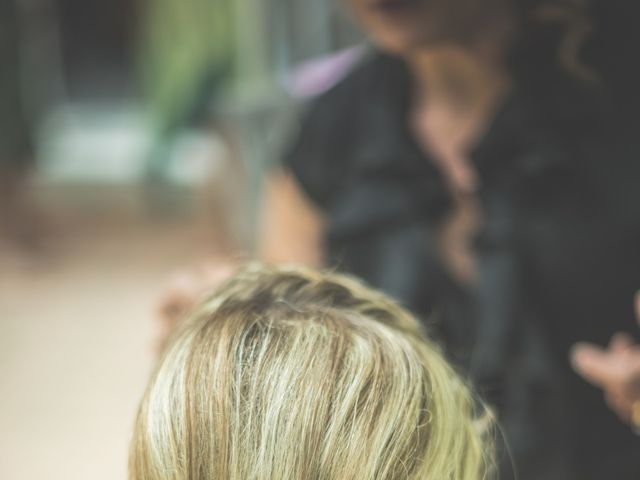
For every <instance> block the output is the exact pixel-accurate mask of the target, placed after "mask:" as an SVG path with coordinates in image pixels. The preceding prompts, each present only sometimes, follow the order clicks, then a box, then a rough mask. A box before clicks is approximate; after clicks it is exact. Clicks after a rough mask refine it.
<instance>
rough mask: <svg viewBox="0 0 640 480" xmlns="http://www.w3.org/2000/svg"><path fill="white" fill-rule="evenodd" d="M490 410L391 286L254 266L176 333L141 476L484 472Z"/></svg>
mask: <svg viewBox="0 0 640 480" xmlns="http://www.w3.org/2000/svg"><path fill="white" fill-rule="evenodd" d="M486 418H488V416H487V412H486V410H485V409H484V407H482V406H481V405H479V404H478V403H477V402H476V401H474V400H473V399H472V395H471V394H470V392H469V389H468V388H467V387H466V386H465V384H464V382H463V381H462V380H461V379H460V378H459V377H458V375H456V373H455V372H454V371H453V370H452V368H451V367H450V366H449V364H448V363H447V362H446V361H445V360H444V358H443V356H442V354H441V353H440V351H439V350H438V348H437V347H436V345H434V344H433V343H432V342H430V341H429V340H427V339H426V338H425V337H424V336H423V335H422V334H421V332H420V329H419V327H418V323H417V322H416V320H415V319H414V318H413V317H412V316H411V315H410V314H409V313H408V312H407V311H405V310H404V309H402V308H401V307H399V306H398V305H396V304H395V303H393V302H392V301H391V300H389V299H388V298H387V297H386V296H384V295H382V294H381V293H378V292H375V291H373V290H371V289H369V288H367V287H365V286H364V285H362V284H361V283H360V282H358V281H356V280H354V279H351V278H348V277H345V276H342V275H335V274H329V273H320V272H317V271H314V270H308V269H302V268H271V267H265V266H250V267H247V268H245V269H243V270H242V271H240V272H239V273H238V274H236V275H235V276H234V277H233V278H232V279H230V280H229V281H228V282H227V283H226V284H225V285H224V286H223V287H222V288H220V289H219V290H218V291H217V292H216V293H215V294H214V295H213V296H212V297H211V298H209V299H208V301H206V302H205V303H203V304H202V305H201V306H200V307H199V308H198V309H197V310H196V312H195V313H194V314H193V315H192V316H191V317H190V318H189V319H188V320H187V321H186V322H185V323H184V324H183V325H182V326H181V328H180V329H179V330H178V331H177V332H176V333H175V334H174V336H173V338H172V339H171V340H170V343H169V345H168V346H167V349H166V350H165V353H164V355H163V357H162V359H161V361H160V362H159V366H158V368H157V371H156V372H155V374H154V375H153V377H152V379H151V381H150V384H149V386H148V388H147V391H146V393H145V395H144V398H143V401H142V405H141V407H140V411H139V413H138V417H137V421H136V424H135V429H134V435H133V440H132V443H131V452H130V465H129V479H130V480H205V479H206V480H214V479H216V480H218V479H219V480H222V479H225V480H226V479H230V480H248V479H252V480H293V479H297V480H310V479H317V480H320V479H337V480H356V479H357V480H385V479H430V480H481V479H485V478H489V470H491V468H490V466H491V458H492V454H491V451H492V448H491V445H490V441H489V439H488V438H487V437H488V436H490V435H489V432H490V430H491V428H490V425H488V423H487V421H485V420H484V419H486ZM489 424H490V422H489Z"/></svg>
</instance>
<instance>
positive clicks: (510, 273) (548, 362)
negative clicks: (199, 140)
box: [261, 0, 640, 480]
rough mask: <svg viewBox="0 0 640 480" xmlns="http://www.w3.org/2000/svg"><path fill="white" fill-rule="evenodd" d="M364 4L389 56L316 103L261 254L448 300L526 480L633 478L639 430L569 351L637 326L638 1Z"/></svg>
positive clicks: (423, 312) (433, 303)
mask: <svg viewBox="0 0 640 480" xmlns="http://www.w3.org/2000/svg"><path fill="white" fill-rule="evenodd" d="M351 6H352V7H353V9H354V11H355V12H356V14H357V17H358V19H359V20H360V22H361V23H362V25H363V27H364V28H365V30H366V31H367V32H368V34H369V35H370V37H371V40H372V42H373V43H374V45H375V49H374V51H373V52H372V53H371V54H370V55H369V56H367V57H366V58H365V59H364V60H363V61H362V62H361V63H360V64H359V65H357V66H355V67H354V68H353V70H352V71H351V72H350V73H349V74H348V75H347V76H346V77H345V78H344V79H343V80H342V81H341V82H339V83H338V84H337V85H335V86H334V87H333V88H331V89H330V90H328V91H327V92H326V93H324V94H322V95H320V96H319V97H318V98H316V99H315V100H314V101H313V102H312V103H311V105H310V106H309V108H308V110H307V111H306V113H305V116H304V117H303V121H302V122H301V126H300V131H299V133H298V136H297V138H296V140H295V142H294V143H293V146H292V148H291V149H290V150H289V152H288V154H287V155H286V159H285V162H284V166H283V169H282V171H281V172H280V173H278V174H276V175H274V176H273V177H272V178H271V180H270V181H269V188H268V202H267V204H266V207H265V223H264V225H265V235H264V242H263V249H262V252H261V254H262V256H263V257H265V258H268V259H270V260H273V261H300V262H304V263H310V264H326V265H333V266H338V267H339V268H341V269H344V270H346V271H349V272H351V273H355V274H357V275H359V276H361V277H363V278H365V279H367V280H368V281H369V282H371V283H372V284H373V285H375V286H376V287H378V288H381V289H383V290H385V291H386V292H388V293H390V294H392V295H394V296H395V297H396V298H398V299H399V300H400V301H402V302H403V303H404V304H405V305H407V306H409V307H410V308H411V309H413V311H415V312H417V313H418V314H419V315H420V316H421V317H422V318H423V319H424V318H427V316H428V315H429V314H430V313H431V312H434V311H435V312H436V313H437V315H436V317H435V318H437V323H435V324H433V325H430V327H431V328H432V330H434V331H437V332H438V333H439V334H440V336H441V338H442V339H443V341H444V342H445V343H446V344H447V346H448V349H449V353H450V354H451V355H453V356H454V358H456V359H457V360H458V361H460V362H462V363H463V364H466V365H468V366H469V368H470V370H471V372H472V374H473V376H474V378H475V379H476V381H477V382H479V384H480V385H481V386H482V387H483V389H484V391H485V393H486V394H487V396H488V397H489V399H490V400H491V402H493V403H494V404H495V405H496V406H497V407H498V409H499V411H500V414H501V416H500V419H501V422H502V424H503V425H504V428H505V432H506V436H507V441H508V443H509V445H510V454H511V456H512V457H513V460H514V462H515V469H516V472H517V474H518V478H520V479H524V480H527V479H541V478H544V479H545V480H553V479H562V480H567V479H576V480H577V479H580V480H587V479H594V480H595V479H604V478H616V479H629V480H631V479H635V478H638V476H639V475H640V456H639V455H638V452H640V439H638V438H637V437H635V436H634V435H633V433H632V432H631V431H630V430H629V429H628V428H627V427H626V426H625V425H623V424H622V423H620V422H618V421H617V419H616V418H615V416H614V415H613V414H612V413H611V412H609V411H608V410H607V408H606V405H605V403H604V402H603V399H602V396H601V394H600V393H599V392H598V391H597V390H596V389H594V388H592V387H591V386H589V385H588V384H587V383H586V382H584V381H583V380H582V379H580V378H579V377H578V376H577V375H576V374H575V373H573V372H572V371H571V368H570V365H569V361H568V358H569V352H570V349H571V346H572V345H573V344H574V343H575V342H576V341H578V340H580V341H589V342H593V343H596V344H600V345H604V344H605V343H606V342H607V341H608V339H609V337H610V335H611V334H612V333H613V332H614V331H616V330H620V331H626V332H633V331H634V319H633V308H632V304H633V295H634V292H635V290H636V289H638V287H639V286H640V268H639V267H638V266H639V265H640V221H638V218H640V189H638V188H637V185H638V181H639V180H640V165H639V162H637V158H638V155H639V154H640V144H639V142H638V140H637V138H638V137H637V134H638V122H637V121H636V120H635V116H636V114H637V106H638V102H637V95H633V93H634V91H635V90H634V89H635V88H636V87H633V85H634V80H633V79H637V78H638V75H637V73H638V69H637V65H635V64H633V63H632V62H633V60H632V59H633V58H634V57H633V55H632V49H633V45H634V44H635V43H636V42H634V41H633V39H631V38H630V37H629V36H628V35H629V33H630V32H632V31H633V30H634V28H633V25H631V24H630V23H629V22H630V20H628V19H629V18H633V15H632V12H631V11H630V10H629V4H628V3H626V2H621V1H607V2H588V1H578V0H576V1H571V0H565V1H562V0H560V1H544V0H540V1H537V0H490V1H486V0H485V1H478V0H456V1H451V0H446V1H445V0H441V1H439V0H431V1H428V0H425V1H422V0H352V2H351ZM625 22H626V23H625ZM616 59H617V60H616ZM511 470H512V469H511V466H510V465H509V462H508V461H507V462H505V465H504V468H503V475H504V476H503V478H508V475H509V473H510V471H511Z"/></svg>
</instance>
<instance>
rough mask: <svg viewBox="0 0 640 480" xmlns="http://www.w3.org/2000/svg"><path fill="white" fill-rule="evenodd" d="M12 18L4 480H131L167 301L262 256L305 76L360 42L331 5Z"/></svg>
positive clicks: (131, 8) (63, 6) (317, 0)
mask: <svg viewBox="0 0 640 480" xmlns="http://www.w3.org/2000/svg"><path fill="white" fill-rule="evenodd" d="M0 10H2V13H1V14H0V27H1V28H0V34H2V35H3V45H5V47H6V48H4V50H2V52H1V53H0V55H1V56H0V80H1V81H2V91H3V94H2V95H1V96H0V101H1V102H2V105H0V109H1V110H3V112H4V114H3V115H0V124H1V126H2V128H4V129H5V131H7V130H6V128H7V127H6V126H7V125H9V126H11V127H12V128H13V127H16V125H17V123H16V122H15V121H13V120H12V119H14V120H15V118H17V117H16V115H19V116H20V117H24V118H25V121H24V123H23V124H21V125H20V131H19V132H18V133H19V134H20V135H23V136H24V138H25V139H26V140H25V141H24V142H23V143H21V144H20V145H11V146H10V148H9V147H7V148H5V149H0V152H1V155H2V159H0V165H2V171H1V172H0V173H1V175H2V182H0V183H1V184H2V195H3V198H2V201H1V202H0V204H2V236H1V238H0V452H2V453H0V478H3V479H11V480H32V479H33V480H35V479H42V478H46V479H49V480H56V479H60V480H63V479H64V480H73V479H78V480H80V479H83V480H84V479H89V478H90V479H92V480H101V479H104V480H107V479H114V478H125V475H126V473H125V472H126V455H127V452H126V449H127V444H128V438H129V433H130V426H131V423H132V419H133V416H134V413H135V409H136V406H137V402H138V399H139V398H140V395H141V393H142V392H141V390H142V388H143V386H144V383H145V381H146V378H147V375H148V373H149V369H150V367H151V363H152V361H153V359H154V355H155V351H154V345H153V338H154V334H155V333H156V330H157V325H156V317H155V311H154V308H155V306H156V301H157V298H158V294H159V292H160V291H161V290H162V289H163V287H164V284H165V282H166V279H167V278H168V277H169V275H170V274H171V273H172V272H173V271H174V270H175V269H176V268H178V267H180V266H184V265H189V264H193V263H195V262H197V260H198V259H200V258H202V257H204V256H207V255H215V254H216V253H220V252H228V251H230V250H233V251H237V250H244V251H247V250H250V249H251V246H252V244H253V234H252V232H253V229H254V223H255V217H256V211H257V209H258V208H259V205H258V203H259V201H258V198H259V192H260V185H261V178H262V175H263V172H264V170H265V168H266V166H267V165H268V164H269V163H270V162H271V161H272V158H273V156H274V154H275V152H277V151H278V148H279V145H280V142H281V139H282V135H283V132H284V131H286V128H287V126H288V122H290V119H291V112H294V111H295V108H296V98H294V97H296V95H292V93H294V94H295V90H296V89H295V88H294V87H292V85H294V83H295V82H293V83H292V78H294V77H295V72H296V71H297V69H298V67H299V66H300V65H303V66H304V65H305V62H307V61H309V60H310V59H314V58H317V57H321V56H323V55H326V54H329V53H332V52H336V51H339V50H341V49H343V48H345V47H350V46H353V45H355V44H357V43H359V41H360V36H359V34H358V33H357V32H356V31H355V29H354V27H353V25H352V23H351V22H350V19H349V18H348V15H346V13H345V12H343V11H342V8H341V7H340V4H339V3H338V2H336V1H333V0H269V1H265V0H136V1H133V0H112V1H109V2H104V1H97V0H3V2H2V6H0ZM4 119H7V120H6V121H5V120H4ZM1 121H5V123H1ZM12 138H14V137H12Z"/></svg>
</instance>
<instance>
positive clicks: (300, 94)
mask: <svg viewBox="0 0 640 480" xmlns="http://www.w3.org/2000/svg"><path fill="white" fill-rule="evenodd" d="M365 52H366V48H365V47H363V46H356V47H351V48H348V49H345V50H340V51H338V52H336V53H332V54H329V55H323V56H322V57H317V58H314V59H312V60H308V61H305V62H303V63H301V64H300V65H298V66H297V67H295V68H294V69H293V71H292V72H291V73H290V74H289V75H288V77H287V79H286V85H285V88H286V89H287V91H288V92H289V94H290V95H292V96H293V97H295V98H309V97H314V96H316V95H319V94H321V93H323V92H326V91H327V90H329V89H330V88H331V87H333V86H334V85H336V84H337V83H338V82H340V80H342V79H343V78H344V77H346V76H347V74H348V73H349V72H350V71H351V69H352V68H353V66H354V65H355V64H356V63H358V61H359V60H360V59H361V58H362V57H363V56H364V54H365Z"/></svg>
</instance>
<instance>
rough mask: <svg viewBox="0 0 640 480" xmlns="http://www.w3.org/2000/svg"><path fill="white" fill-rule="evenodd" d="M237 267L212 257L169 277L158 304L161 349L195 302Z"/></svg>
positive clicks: (158, 342) (158, 346) (159, 346)
mask: <svg viewBox="0 0 640 480" xmlns="http://www.w3.org/2000/svg"><path fill="white" fill-rule="evenodd" d="M235 268H236V266H235V265H234V264H233V263H231V262H230V261H228V260H223V259H220V260H210V261H208V262H206V263H204V264H202V265H201V266H200V267H198V268H197V269H193V270H190V271H184V272H179V273H176V274H174V275H173V276H172V277H171V278H170V279H169V284H168V286H167V288H166V289H165V291H164V292H163V293H162V295H161V297H160V301H159V306H158V313H159V317H160V318H159V321H160V322H159V323H160V331H159V335H158V339H157V350H158V351H162V349H163V348H164V346H165V344H166V342H167V339H168V338H169V335H171V332H173V330H174V329H175V328H176V326H177V325H178V324H179V323H180V321H181V320H182V319H183V318H184V316H185V315H186V314H187V313H188V312H189V310H191V308H192V307H193V306H194V305H195V303H196V302H197V301H198V300H199V299H200V298H202V297H203V296H204V295H206V294H207V293H208V292H210V291H212V290H214V289H215V288H216V287H218V285H220V284H221V283H222V282H224V281H225V280H226V279H227V278H229V277H230V276H231V275H232V274H233V272H234V271H235Z"/></svg>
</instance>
